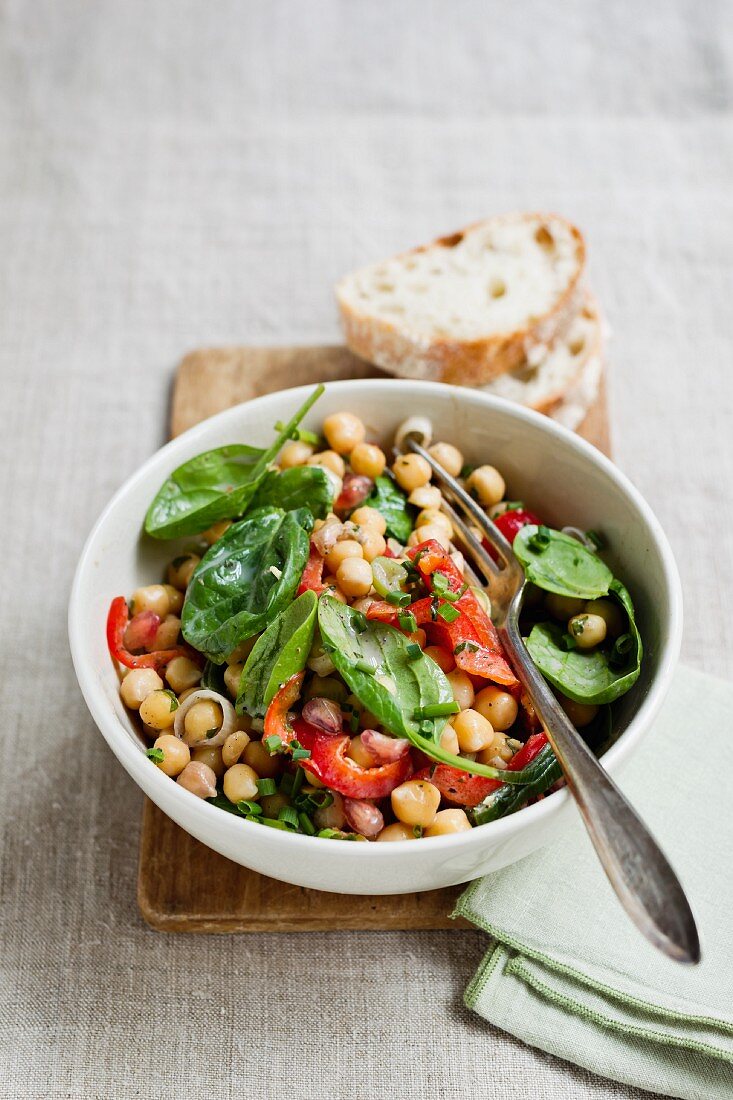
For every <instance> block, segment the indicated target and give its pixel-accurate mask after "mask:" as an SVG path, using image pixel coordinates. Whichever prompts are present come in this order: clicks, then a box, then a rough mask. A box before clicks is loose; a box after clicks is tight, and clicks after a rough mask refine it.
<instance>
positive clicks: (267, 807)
mask: <svg viewBox="0 0 733 1100" xmlns="http://www.w3.org/2000/svg"><path fill="white" fill-rule="evenodd" d="M289 805H290V799H289V798H288V796H287V795H286V794H283V793H282V791H276V792H275V794H266V795H265V796H264V798H261V799H260V806H261V807H262V815H263V817H277V815H278V814H279V813H280V811H281V810H282V808H283V806H289Z"/></svg>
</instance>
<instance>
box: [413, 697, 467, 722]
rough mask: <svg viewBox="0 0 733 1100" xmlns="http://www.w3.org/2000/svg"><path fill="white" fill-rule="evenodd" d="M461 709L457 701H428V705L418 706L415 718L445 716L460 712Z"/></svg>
mask: <svg viewBox="0 0 733 1100" xmlns="http://www.w3.org/2000/svg"><path fill="white" fill-rule="evenodd" d="M460 709H461V708H460V707H459V706H458V703H456V702H455V701H452V702H450V703H428V705H427V706H426V707H418V708H417V710H416V711H415V718H417V719H420V718H444V717H445V715H446V714H458V712H459V711H460Z"/></svg>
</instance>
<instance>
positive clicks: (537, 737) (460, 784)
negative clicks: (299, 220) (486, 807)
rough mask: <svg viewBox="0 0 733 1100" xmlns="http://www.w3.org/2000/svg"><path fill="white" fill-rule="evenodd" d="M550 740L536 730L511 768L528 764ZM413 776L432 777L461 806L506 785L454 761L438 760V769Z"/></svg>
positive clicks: (518, 767)
mask: <svg viewBox="0 0 733 1100" xmlns="http://www.w3.org/2000/svg"><path fill="white" fill-rule="evenodd" d="M546 744H547V734H546V733H544V732H543V733H535V734H533V735H532V736H531V737H530V738H529V740H528V741H526V742H525V744H524V745H522V747H521V749H520V750H519V752H517V753H515V755H514V756H513V757H512V759H511V760H510V761H509V763H508V764H507V771H512V772H518V771H521V770H522V768H526V767H527V765H528V764H530V763H531V762H532V761H533V760H534V758H535V756H537V754H538V753H539V752H540V751H541V749H543V748H544V746H545V745H546ZM412 778H413V779H427V780H429V781H430V782H431V783H432V784H433V786H435V787H437V788H438V790H439V791H440V793H441V795H442V796H443V798H444V799H445V801H446V802H453V803H454V804H455V805H458V806H478V804H479V802H483V800H484V799H485V798H486V796H487V795H490V794H491V792H492V791H498V789H499V787H503V786H504V784H503V783H502V782H501V780H500V779H485V778H484V777H483V776H481V775H470V774H469V773H468V772H464V771H461V770H460V769H459V768H453V767H451V765H450V764H438V765H437V767H435V768H434V769H431V768H423V770H422V771H421V772H417V773H416V774H415V775H413V777H412Z"/></svg>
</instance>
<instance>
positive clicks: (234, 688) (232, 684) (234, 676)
mask: <svg viewBox="0 0 733 1100" xmlns="http://www.w3.org/2000/svg"><path fill="white" fill-rule="evenodd" d="M243 668H244V664H243V663H242V661H235V662H234V664H232V665H227V667H226V669H225V671H224V684H225V686H226V689H227V691H228V692H229V694H230V695H231V697H232V699H236V698H237V695H238V693H239V681H240V680H241V679H242V669H243Z"/></svg>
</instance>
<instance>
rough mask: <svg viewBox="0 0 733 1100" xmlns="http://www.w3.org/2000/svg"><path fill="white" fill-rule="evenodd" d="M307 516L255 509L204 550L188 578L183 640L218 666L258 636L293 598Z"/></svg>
mask: <svg viewBox="0 0 733 1100" xmlns="http://www.w3.org/2000/svg"><path fill="white" fill-rule="evenodd" d="M312 527H313V517H312V515H311V514H310V512H307V511H306V510H305V509H300V510H298V511H295V512H283V511H282V509H280V508H260V509H258V510H257V511H256V512H252V513H250V514H249V515H248V516H246V517H245V518H244V519H243V520H240V521H239V523H235V524H234V525H233V526H232V527H230V528H229V530H228V531H227V532H226V533H225V534H224V535H223V536H222V537H221V538H220V539H218V540H217V542H215V543H214V545H213V546H211V547H210V548H209V550H208V551H207V552H206V554H205V555H204V557H203V558H202V559H201V561H200V562H199V564H198V565H197V567H196V569H195V571H194V574H193V576H192V578H191V583H190V584H189V586H188V592H187V594H186V602H185V603H184V605H183V612H182V615H181V623H182V631H183V636H184V638H185V639H186V641H187V642H188V643H189V645H192V646H193V647H194V649H198V650H199V651H200V652H201V653H203V654H204V655H205V656H206V657H208V658H209V660H210V661H213V662H214V663H215V664H221V663H222V662H223V661H224V659H225V658H226V656H227V654H228V653H231V652H232V650H233V649H235V648H236V646H238V645H239V643H240V642H244V641H246V639H247V638H251V637H252V635H253V634H259V632H260V631H262V630H264V629H265V627H267V626H268V625H269V623H271V622H272V620H273V619H274V618H275V617H276V615H278V613H279V612H280V611H282V609H283V608H284V607H286V606H287V605H288V604H289V603H290V602H291V601H292V598H293V595H294V594H295V590H296V588H297V587H298V582H299V580H300V576H301V574H302V572H303V567H304V566H305V563H306V561H307V559H308V548H309V542H310V540H309V537H308V536H309V533H310V531H311V528H312Z"/></svg>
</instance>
